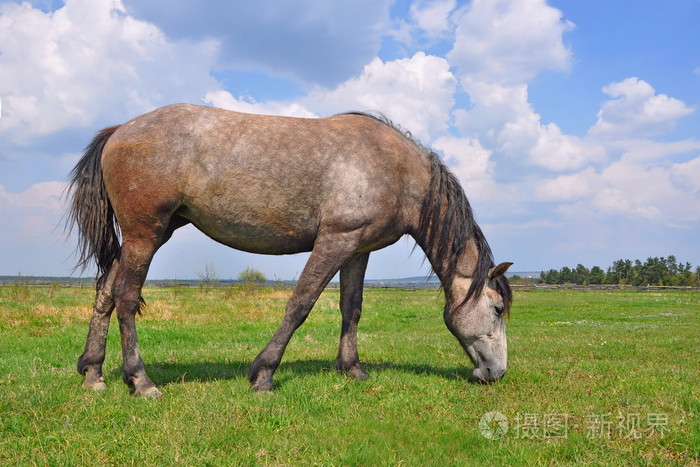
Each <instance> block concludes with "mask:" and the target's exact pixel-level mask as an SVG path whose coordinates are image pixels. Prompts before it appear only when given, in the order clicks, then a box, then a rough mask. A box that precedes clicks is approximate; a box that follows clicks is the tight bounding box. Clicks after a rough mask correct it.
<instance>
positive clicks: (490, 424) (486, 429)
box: [479, 411, 508, 440]
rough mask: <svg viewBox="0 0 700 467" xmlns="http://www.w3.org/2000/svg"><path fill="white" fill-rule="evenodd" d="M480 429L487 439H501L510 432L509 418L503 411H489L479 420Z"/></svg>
mask: <svg viewBox="0 0 700 467" xmlns="http://www.w3.org/2000/svg"><path fill="white" fill-rule="evenodd" d="M479 431H481V434H482V436H483V437H484V438H486V439H490V440H496V439H501V438H503V437H504V436H505V435H506V433H508V418H506V416H505V415H503V414H502V413H501V412H496V411H493V412H487V413H485V414H484V415H482V417H481V420H479Z"/></svg>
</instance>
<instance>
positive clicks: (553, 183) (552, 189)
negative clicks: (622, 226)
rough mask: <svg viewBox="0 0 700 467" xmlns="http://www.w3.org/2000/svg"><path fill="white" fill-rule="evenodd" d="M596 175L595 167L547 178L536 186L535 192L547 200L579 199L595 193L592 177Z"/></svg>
mask: <svg viewBox="0 0 700 467" xmlns="http://www.w3.org/2000/svg"><path fill="white" fill-rule="evenodd" d="M595 177H596V174H595V172H593V169H590V168H588V169H586V170H584V171H582V172H581V173H577V174H572V175H561V176H559V177H556V178H554V179H551V180H545V181H544V182H541V183H540V184H538V186H536V187H535V192H536V193H537V195H538V196H539V198H540V199H542V200H545V201H571V200H578V199H581V198H584V197H588V196H590V195H592V194H593V186H592V185H594V183H593V182H592V179H594V178H595Z"/></svg>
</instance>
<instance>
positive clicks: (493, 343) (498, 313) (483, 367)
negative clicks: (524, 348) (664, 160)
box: [445, 263, 512, 382]
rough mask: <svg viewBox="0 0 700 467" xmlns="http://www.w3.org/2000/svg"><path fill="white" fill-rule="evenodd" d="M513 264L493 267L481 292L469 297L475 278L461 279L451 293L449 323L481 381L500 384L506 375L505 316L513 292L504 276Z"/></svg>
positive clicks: (446, 310) (455, 280)
mask: <svg viewBox="0 0 700 467" xmlns="http://www.w3.org/2000/svg"><path fill="white" fill-rule="evenodd" d="M511 264H512V263H501V264H499V265H498V266H495V267H493V268H491V269H490V270H489V273H488V280H486V281H484V285H483V288H482V290H481V291H478V290H477V291H473V292H472V293H471V294H469V289H470V287H471V286H472V282H473V280H472V278H466V277H459V276H458V277H455V278H454V279H453V281H452V285H451V287H450V290H449V291H448V297H447V300H446V305H445V323H446V324H447V327H448V328H449V330H450V331H451V332H452V334H454V335H455V337H456V338H457V340H458V341H459V343H460V344H461V345H462V347H463V348H464V350H465V351H466V352H467V355H469V358H470V359H471V361H472V363H474V371H473V372H472V376H473V377H474V378H475V379H476V380H477V381H479V382H492V381H497V380H499V379H501V378H502V377H503V375H504V374H505V372H506V368H507V362H508V345H507V343H506V324H505V317H506V315H507V313H508V311H509V309H510V302H511V293H510V287H509V285H508V282H507V279H506V278H505V276H504V274H505V272H506V271H507V270H508V268H509V267H510V265H511Z"/></svg>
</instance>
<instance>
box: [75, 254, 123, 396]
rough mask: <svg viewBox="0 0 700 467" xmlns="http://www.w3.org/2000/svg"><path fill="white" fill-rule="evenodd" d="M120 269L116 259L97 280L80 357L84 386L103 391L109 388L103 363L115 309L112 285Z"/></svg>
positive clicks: (79, 371)
mask: <svg viewBox="0 0 700 467" xmlns="http://www.w3.org/2000/svg"><path fill="white" fill-rule="evenodd" d="M118 269H119V262H118V261H117V260H114V262H113V263H112V266H111V267H110V269H109V271H107V272H106V273H105V274H104V275H103V276H102V277H100V279H99V280H98V281H97V293H96V294H95V305H94V306H93V311H92V318H91V319H90V329H89V331H88V337H87V342H86V343H85V351H84V352H83V354H82V355H81V356H80V358H79V359H78V373H80V374H81V375H85V380H84V381H83V387H84V388H89V389H94V390H96V391H101V390H104V389H107V386H106V385H105V383H104V378H103V377H102V363H103V362H104V360H105V347H106V345H107V331H108V330H109V320H110V318H111V317H112V311H113V310H114V298H113V296H112V287H113V286H114V278H115V277H116V275H117V270H118Z"/></svg>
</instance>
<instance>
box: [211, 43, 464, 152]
mask: <svg viewBox="0 0 700 467" xmlns="http://www.w3.org/2000/svg"><path fill="white" fill-rule="evenodd" d="M455 86H456V84H455V78H454V76H453V75H452V73H451V72H450V69H449V64H448V63H447V61H446V60H445V59H443V58H439V57H435V56H431V55H426V54H425V53H423V52H418V53H416V54H415V55H414V56H413V57H411V58H405V59H399V60H394V61H388V62H383V61H382V60H380V59H379V58H375V59H374V60H372V61H371V62H370V63H369V64H367V65H366V66H365V67H364V70H363V71H362V73H361V74H359V76H356V77H354V78H352V79H350V80H348V81H346V82H344V83H342V84H341V85H339V86H337V87H336V88H334V89H325V88H316V89H314V90H313V91H312V92H310V93H309V94H308V95H307V96H305V97H303V98H301V99H298V100H296V101H293V102H282V101H280V102H275V101H268V102H256V101H254V100H251V99H246V98H236V97H234V96H233V95H232V94H231V93H229V92H227V91H212V92H210V93H208V94H207V95H206V97H205V102H207V103H210V104H212V105H215V106H217V107H221V108H225V109H229V110H236V111H239V112H253V113H265V114H272V115H287V116H294V117H315V116H325V115H332V114H336V113H342V112H346V111H356V110H357V111H380V112H382V113H384V114H385V115H386V116H387V117H388V118H389V119H391V120H393V121H394V123H396V124H398V125H400V126H401V127H402V128H404V129H406V130H409V131H411V132H412V133H413V134H414V135H415V136H417V137H419V138H422V139H424V140H425V141H426V142H428V141H430V140H432V139H433V138H434V137H436V136H438V135H440V134H442V133H444V132H445V131H446V130H447V127H448V123H449V119H450V109H451V108H452V106H453V104H454V101H453V95H454V92H455Z"/></svg>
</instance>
